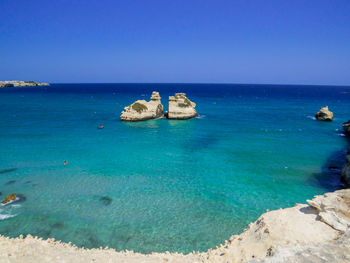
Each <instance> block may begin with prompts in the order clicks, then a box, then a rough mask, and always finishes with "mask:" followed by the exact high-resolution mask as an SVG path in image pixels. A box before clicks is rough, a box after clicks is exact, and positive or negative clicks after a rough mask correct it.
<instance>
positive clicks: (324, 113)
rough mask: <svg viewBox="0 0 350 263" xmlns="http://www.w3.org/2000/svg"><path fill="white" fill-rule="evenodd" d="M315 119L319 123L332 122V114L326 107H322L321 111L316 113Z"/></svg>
mask: <svg viewBox="0 0 350 263" xmlns="http://www.w3.org/2000/svg"><path fill="white" fill-rule="evenodd" d="M315 117H316V119H318V120H320V121H332V120H333V112H331V111H330V110H329V109H328V106H326V107H323V108H322V109H320V111H319V112H317V113H316V115H315Z"/></svg>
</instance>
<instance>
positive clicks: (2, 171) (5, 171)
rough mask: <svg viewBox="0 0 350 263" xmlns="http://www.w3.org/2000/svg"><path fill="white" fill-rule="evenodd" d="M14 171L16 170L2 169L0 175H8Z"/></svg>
mask: <svg viewBox="0 0 350 263" xmlns="http://www.w3.org/2000/svg"><path fill="white" fill-rule="evenodd" d="M16 170H17V168H11V169H4V170H0V174H5V173H10V172H13V171H16Z"/></svg>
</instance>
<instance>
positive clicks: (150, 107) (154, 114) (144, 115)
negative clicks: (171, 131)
mask: <svg viewBox="0 0 350 263" xmlns="http://www.w3.org/2000/svg"><path fill="white" fill-rule="evenodd" d="M162 116H163V105H162V103H161V97H160V96H159V92H156V91H153V93H152V96H151V100H150V101H145V100H137V101H135V102H134V103H133V104H131V105H130V106H127V107H125V108H124V110H123V111H122V114H121V116H120V120H122V121H144V120H149V119H155V118H159V117H162Z"/></svg>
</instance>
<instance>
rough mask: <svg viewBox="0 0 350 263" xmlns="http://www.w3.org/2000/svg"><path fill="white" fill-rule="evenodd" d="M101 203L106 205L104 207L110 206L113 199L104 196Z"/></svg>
mask: <svg viewBox="0 0 350 263" xmlns="http://www.w3.org/2000/svg"><path fill="white" fill-rule="evenodd" d="M100 201H101V202H102V203H103V204H104V205H106V206H107V205H110V204H111V203H112V201H113V200H112V198H110V197H108V196H102V197H101V198H100Z"/></svg>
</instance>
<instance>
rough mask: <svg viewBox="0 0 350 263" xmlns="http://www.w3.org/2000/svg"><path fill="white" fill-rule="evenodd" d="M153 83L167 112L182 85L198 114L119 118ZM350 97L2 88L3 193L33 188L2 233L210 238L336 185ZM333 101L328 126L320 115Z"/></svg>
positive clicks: (89, 241) (1, 216) (314, 92)
mask: <svg viewBox="0 0 350 263" xmlns="http://www.w3.org/2000/svg"><path fill="white" fill-rule="evenodd" d="M152 91H159V92H160V95H161V96H162V102H163V105H164V106H165V108H167V98H168V96H169V95H173V93H175V92H185V93H187V95H188V97H189V98H190V99H191V100H192V101H194V102H196V103H197V111H198V112H199V114H200V116H199V117H198V118H195V119H191V120H187V121H181V120H165V119H158V120H150V121H145V122H137V123H123V122H120V121H119V116H120V112H121V111H122V110H123V108H124V106H126V105H129V104H131V103H132V102H133V101H134V100H137V99H147V100H148V99H149V97H150V95H151V93H152ZM349 102H350V87H330V86H287V85H286V86H277V85H214V84H207V85H193V84H52V85H51V86H50V87H46V88H42V87H34V88H6V89H0V120H1V122H0V192H1V193H2V196H1V197H4V196H6V195H7V194H10V193H14V192H16V193H19V194H22V195H23V196H25V197H26V200H25V201H23V202H19V203H14V204H11V205H7V206H0V234H3V235H7V236H18V235H19V234H27V233H30V234H32V235H37V236H41V237H44V238H48V237H54V238H56V239H60V240H63V241H66V242H68V241H72V243H74V244H76V245H78V246H84V247H99V246H109V247H113V248H116V249H117V250H122V249H128V250H135V251H139V252H147V253H148V252H151V251H166V250H169V251H181V252H189V251H192V250H200V251H205V250H207V249H208V248H213V247H215V246H216V245H218V244H219V243H221V242H223V241H224V240H225V239H228V238H229V237H230V236H231V235H233V234H239V233H240V232H242V230H243V229H244V228H246V227H247V225H248V224H249V222H251V221H254V220H256V219H257V217H258V216H259V215H260V214H261V213H263V212H264V211H265V210H266V209H270V210H272V209H277V208H280V207H288V206H293V205H294V204H295V203H297V202H299V203H300V202H305V200H306V199H309V198H312V197H313V195H315V194H322V193H324V192H327V191H333V190H335V189H338V188H341V187H342V184H341V182H340V181H339V171H338V170H337V169H328V167H330V166H335V167H341V165H342V163H343V158H344V154H345V149H346V147H347V140H346V139H345V137H344V136H343V135H342V129H341V123H342V122H345V121H347V120H348V119H350V107H349ZM325 105H328V106H329V107H330V110H332V111H333V112H334V114H335V119H334V121H333V122H320V121H316V120H314V119H313V116H314V114H315V113H316V112H317V111H318V110H319V109H320V108H321V107H323V106H325ZM95 112H96V113H95ZM99 125H104V126H105V128H104V129H103V130H98V129H97V126H99ZM65 160H67V161H68V165H66V166H64V165H63V162H64V161H65Z"/></svg>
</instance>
